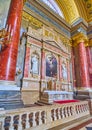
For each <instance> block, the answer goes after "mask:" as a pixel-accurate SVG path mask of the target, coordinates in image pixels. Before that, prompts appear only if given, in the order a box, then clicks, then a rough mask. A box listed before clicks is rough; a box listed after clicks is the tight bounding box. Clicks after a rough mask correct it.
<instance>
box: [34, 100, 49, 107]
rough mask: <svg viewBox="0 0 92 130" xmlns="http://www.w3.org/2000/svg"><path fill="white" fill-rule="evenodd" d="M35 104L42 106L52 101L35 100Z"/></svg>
mask: <svg viewBox="0 0 92 130" xmlns="http://www.w3.org/2000/svg"><path fill="white" fill-rule="evenodd" d="M35 104H37V105H40V106H44V105H51V104H50V103H46V102H44V101H42V100H39V101H37V102H35Z"/></svg>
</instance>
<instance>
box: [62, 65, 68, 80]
mask: <svg viewBox="0 0 92 130" xmlns="http://www.w3.org/2000/svg"><path fill="white" fill-rule="evenodd" d="M62 78H63V80H67V66H66V64H65V63H63V64H62Z"/></svg>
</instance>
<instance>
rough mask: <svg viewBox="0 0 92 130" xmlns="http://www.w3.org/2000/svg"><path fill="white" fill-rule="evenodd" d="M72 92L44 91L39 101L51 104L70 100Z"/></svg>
mask: <svg viewBox="0 0 92 130" xmlns="http://www.w3.org/2000/svg"><path fill="white" fill-rule="evenodd" d="M72 99H73V92H67V91H44V92H43V93H42V96H41V101H43V102H45V103H53V101H55V100H56V101H57V100H72Z"/></svg>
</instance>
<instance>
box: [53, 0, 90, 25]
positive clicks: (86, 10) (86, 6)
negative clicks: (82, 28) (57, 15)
mask: <svg viewBox="0 0 92 130" xmlns="http://www.w3.org/2000/svg"><path fill="white" fill-rule="evenodd" d="M55 1H56V2H57V4H58V6H59V8H61V10H62V12H63V14H64V16H65V19H66V21H67V22H68V23H70V24H72V23H73V22H74V21H76V20H77V19H78V18H80V17H82V18H84V19H85V20H86V21H87V22H89V23H91V24H92V0H55Z"/></svg>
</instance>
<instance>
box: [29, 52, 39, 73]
mask: <svg viewBox="0 0 92 130" xmlns="http://www.w3.org/2000/svg"><path fill="white" fill-rule="evenodd" d="M31 73H32V74H39V56H38V55H37V54H33V55H32V57H31Z"/></svg>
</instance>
